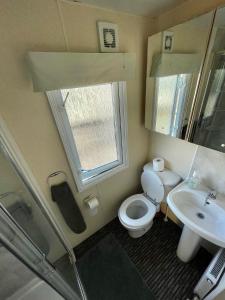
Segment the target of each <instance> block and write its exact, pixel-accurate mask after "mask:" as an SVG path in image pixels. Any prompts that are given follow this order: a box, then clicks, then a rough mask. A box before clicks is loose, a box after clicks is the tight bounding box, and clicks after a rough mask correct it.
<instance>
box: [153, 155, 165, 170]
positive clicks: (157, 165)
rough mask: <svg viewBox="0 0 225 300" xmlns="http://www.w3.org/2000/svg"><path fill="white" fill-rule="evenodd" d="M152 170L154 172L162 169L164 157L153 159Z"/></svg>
mask: <svg viewBox="0 0 225 300" xmlns="http://www.w3.org/2000/svg"><path fill="white" fill-rule="evenodd" d="M153 170H154V171H156V172H160V171H163V170H164V159H163V158H160V157H156V158H154V159H153Z"/></svg>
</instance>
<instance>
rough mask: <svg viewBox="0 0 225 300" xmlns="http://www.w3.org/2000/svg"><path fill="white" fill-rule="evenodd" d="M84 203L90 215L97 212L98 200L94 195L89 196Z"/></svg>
mask: <svg viewBox="0 0 225 300" xmlns="http://www.w3.org/2000/svg"><path fill="white" fill-rule="evenodd" d="M85 202H86V205H87V207H88V210H89V214H90V215H91V216H95V215H96V214H97V213H98V207H99V201H98V199H97V198H96V197H94V198H89V199H87V200H86V201H85Z"/></svg>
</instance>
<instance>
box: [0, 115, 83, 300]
mask: <svg viewBox="0 0 225 300" xmlns="http://www.w3.org/2000/svg"><path fill="white" fill-rule="evenodd" d="M0 145H2V148H3V151H4V154H5V155H6V157H7V158H8V159H9V161H10V162H11V163H12V165H13V166H14V168H15V170H16V172H17V173H18V175H19V176H20V178H21V179H22V181H23V182H24V184H25V186H26V188H27V189H28V190H29V192H30V193H31V195H32V196H33V198H34V201H35V202H36V204H37V205H38V207H39V208H40V210H41V211H42V213H43V214H44V216H45V217H46V219H47V220H48V222H49V224H50V225H51V227H52V229H53V230H54V232H55V234H56V235H57V237H58V238H59V240H60V242H61V243H62V245H63V246H64V248H65V250H66V251H67V253H68V255H69V259H70V262H71V264H72V266H73V269H74V273H75V276H76V279H77V284H78V287H79V289H80V294H81V297H82V300H87V296H86V292H85V290H84V287H83V285H82V282H81V279H80V276H79V273H78V271H77V268H76V265H75V263H76V257H75V254H74V252H73V247H72V245H71V244H70V242H69V240H68V239H67V238H66V236H65V234H64V232H63V231H62V229H61V227H60V226H59V225H58V223H57V221H56V220H55V217H54V215H53V214H52V212H51V210H50V208H49V207H48V205H47V203H46V200H45V196H44V195H43V193H42V191H41V189H40V187H39V185H38V183H37V181H36V179H35V177H34V175H33V173H32V172H31V170H30V168H29V166H28V164H27V163H26V161H25V159H24V158H23V155H22V154H21V151H20V149H19V147H18V146H17V144H16V142H15V141H14V138H13V136H12V135H11V133H10V131H9V130H8V128H7V126H6V124H5V121H4V120H3V118H2V117H1V115H0Z"/></svg>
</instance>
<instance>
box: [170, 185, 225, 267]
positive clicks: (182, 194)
mask: <svg viewBox="0 0 225 300" xmlns="http://www.w3.org/2000/svg"><path fill="white" fill-rule="evenodd" d="M208 193H209V190H208V189H207V188H206V187H204V186H203V185H201V186H200V187H199V188H198V189H191V188H189V187H188V185H187V184H186V183H185V182H183V183H181V184H180V185H179V186H177V187H176V188H175V189H173V190H172V191H171V192H170V193H169V194H168V197H167V202H168V205H169V207H170V209H171V210H172V211H173V213H174V214H175V215H176V216H177V218H178V219H179V220H180V221H181V222H182V223H183V224H184V228H183V232H182V235H181V238H180V242H179V245H178V249H177V255H178V257H179V258H180V259H181V260H183V261H185V262H187V261H189V260H191V259H192V258H193V256H194V255H195V254H196V252H197V251H198V249H199V247H200V242H201V239H202V238H204V239H205V240H208V241H210V242H211V243H213V244H215V245H217V246H220V247H223V248H225V201H222V199H221V198H219V197H218V199H216V200H209V204H206V205H204V203H205V199H206V197H207V195H208Z"/></svg>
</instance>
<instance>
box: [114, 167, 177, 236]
mask: <svg viewBox="0 0 225 300" xmlns="http://www.w3.org/2000/svg"><path fill="white" fill-rule="evenodd" d="M180 180H181V178H180V176H179V175H177V174H176V173H174V172H172V171H170V170H168V169H164V170H163V171H161V172H156V171H154V170H153V167H152V164H151V163H148V164H146V165H145V166H144V170H143V172H142V175H141V185H142V189H143V191H144V193H143V194H136V195H133V196H131V197H129V198H127V199H126V200H125V201H123V203H122V204H121V206H120V208H119V212H118V217H119V220H120V223H121V224H122V225H123V226H124V227H125V228H126V229H127V230H128V233H129V235H130V236H131V237H133V238H138V237H141V236H142V235H143V234H145V233H146V232H147V231H148V230H149V229H150V228H151V226H152V224H153V218H154V216H155V214H156V212H157V211H159V210H160V203H161V202H162V201H166V197H167V194H168V193H169V192H170V191H171V190H172V189H173V188H174V187H175V186H176V185H177V184H178V183H179V182H180Z"/></svg>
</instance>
